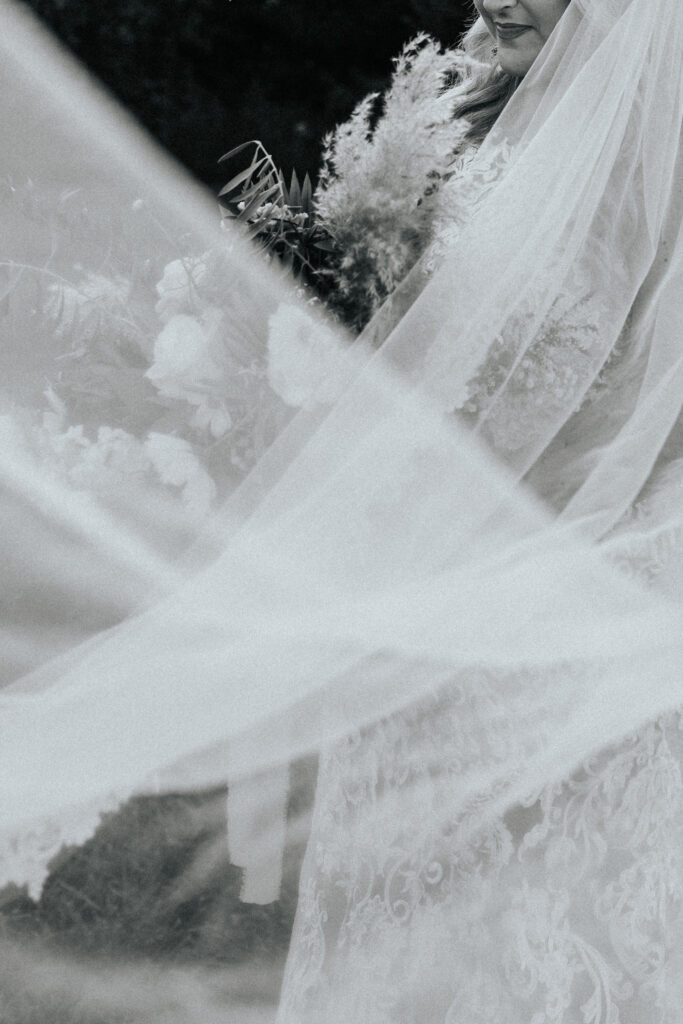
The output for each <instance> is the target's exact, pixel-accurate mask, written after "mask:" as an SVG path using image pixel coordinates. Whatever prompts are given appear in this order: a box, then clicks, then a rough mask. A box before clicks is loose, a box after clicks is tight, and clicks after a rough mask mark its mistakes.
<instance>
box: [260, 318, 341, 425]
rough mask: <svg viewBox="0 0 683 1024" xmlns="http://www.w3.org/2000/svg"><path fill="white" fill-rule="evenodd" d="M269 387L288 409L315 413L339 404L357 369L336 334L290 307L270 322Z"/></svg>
mask: <svg viewBox="0 0 683 1024" xmlns="http://www.w3.org/2000/svg"><path fill="white" fill-rule="evenodd" d="M268 325H269V332H268V371H267V372H268V383H269V384H270V386H271V388H272V389H273V391H275V393H276V394H277V395H279V396H280V398H281V399H282V400H283V402H285V403H286V404H287V405H291V406H294V407H296V408H300V409H312V408H313V407H314V406H316V405H326V404H331V403H332V402H334V401H336V399H337V398H338V397H339V395H340V394H341V393H342V391H343V390H344V388H345V387H347V385H348V384H349V382H350V380H351V377H352V375H353V371H354V368H355V360H353V358H352V355H351V353H350V351H349V350H348V349H347V348H346V347H345V346H344V345H343V344H342V342H341V341H339V340H338V339H337V336H336V335H335V334H334V333H333V331H332V330H331V329H330V328H329V327H327V326H326V325H325V324H323V323H321V322H320V321H316V320H314V319H313V318H312V317H311V316H309V315H308V314H307V313H305V312H304V310H302V309H300V308H299V307H298V306H293V305H290V304H288V303H282V304H281V305H280V306H279V307H278V309H277V311H276V312H275V313H274V314H273V315H272V316H271V317H270V319H269V321H268Z"/></svg>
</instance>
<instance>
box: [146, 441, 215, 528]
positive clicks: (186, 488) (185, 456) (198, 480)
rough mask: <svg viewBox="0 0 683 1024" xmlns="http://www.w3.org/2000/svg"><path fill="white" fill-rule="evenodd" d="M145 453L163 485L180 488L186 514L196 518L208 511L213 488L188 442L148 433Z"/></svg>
mask: <svg viewBox="0 0 683 1024" xmlns="http://www.w3.org/2000/svg"><path fill="white" fill-rule="evenodd" d="M145 452H146V453H147V455H148V457H149V460H150V462H151V464H152V466H153V467H154V469H155V471H156V473H157V475H158V477H159V479H160V480H161V482H162V483H163V484H167V485H170V486H172V487H182V489H183V492H182V493H183V500H184V502H185V504H186V506H187V508H188V509H189V510H190V511H192V512H194V513H196V514H198V515H205V514H206V513H207V512H208V511H209V509H210V508H211V504H212V502H213V500H214V497H215V494H216V487H215V484H214V482H213V480H212V479H211V477H210V476H209V474H208V473H207V472H206V470H205V469H204V467H203V466H202V465H201V463H200V462H199V460H198V458H197V456H196V455H195V453H194V451H193V450H192V445H191V444H190V443H189V441H185V440H184V439H183V438H181V437H172V436H171V435H170V434H159V433H156V432H155V431H152V432H150V434H149V436H148V437H147V440H146V441H145Z"/></svg>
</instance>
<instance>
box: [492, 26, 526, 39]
mask: <svg viewBox="0 0 683 1024" xmlns="http://www.w3.org/2000/svg"><path fill="white" fill-rule="evenodd" d="M495 26H496V35H497V36H498V38H499V39H501V40H507V39H517V37H518V36H521V35H524V33H525V32H530V31H531V25H515V24H514V23H513V22H506V23H505V24H504V25H503V24H501V23H500V22H495Z"/></svg>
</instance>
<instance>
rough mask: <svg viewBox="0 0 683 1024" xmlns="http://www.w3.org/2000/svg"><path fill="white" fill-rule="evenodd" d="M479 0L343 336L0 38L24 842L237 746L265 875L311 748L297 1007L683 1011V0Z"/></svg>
mask: <svg viewBox="0 0 683 1024" xmlns="http://www.w3.org/2000/svg"><path fill="white" fill-rule="evenodd" d="M476 6H477V10H478V13H479V14H480V16H481V20H479V21H477V23H476V24H475V26H474V28H473V29H472V31H471V33H470V34H469V36H468V40H467V42H466V47H465V56H464V57H463V58H462V59H461V71H462V75H463V77H462V79H461V80H459V81H458V82H457V83H456V84H455V87H454V92H455V94H457V95H456V96H455V99H456V100H457V104H458V105H457V106H456V112H457V113H458V114H459V116H460V117H461V118H463V119H464V121H463V122H462V124H464V129H463V132H462V136H461V139H460V141H459V142H458V141H457V140H456V143H457V145H456V147H455V148H457V149H458V157H457V160H456V163H455V164H454V165H453V167H452V168H451V169H450V171H449V172H448V173H446V174H444V175H442V180H441V183H440V187H439V189H438V191H437V192H436V193H435V198H434V199H433V203H432V204H431V205H430V209H431V216H432V224H431V228H430V234H429V238H428V240H426V244H425V245H424V247H423V250H422V252H421V254H420V256H419V258H418V259H417V261H416V262H415V263H414V266H413V267H412V269H411V270H410V272H409V273H408V274H407V275H406V277H405V280H404V281H403V282H402V283H401V284H400V285H398V287H396V288H395V289H394V290H393V292H392V294H391V295H390V297H389V298H388V300H387V302H386V303H384V304H383V305H382V306H381V308H379V309H378V310H377V311H376V313H375V315H374V316H373V317H372V319H371V320H370V322H369V324H368V326H367V327H366V329H365V331H364V332H363V333H362V334H361V337H360V339H359V340H358V341H357V342H355V343H354V344H352V345H348V343H347V342H346V341H345V340H344V339H339V337H338V336H337V333H336V331H335V329H334V325H333V324H332V322H331V321H330V320H329V319H328V318H327V317H326V316H325V314H324V312H321V311H320V308H319V306H318V305H317V304H315V303H313V304H311V303H310V302H307V301H306V298H305V297H304V299H303V300H300V299H297V297H296V296H295V295H293V294H292V293H291V291H290V289H289V288H288V286H287V285H286V283H283V281H282V279H281V278H278V277H276V276H273V275H272V274H270V273H269V271H268V268H267V267H265V266H264V264H263V262H262V260H260V259H259V258H257V257H254V256H253V255H251V254H250V253H249V251H248V250H247V249H246V248H245V247H244V245H243V243H242V241H241V240H240V239H238V238H233V237H231V236H229V237H228V241H227V243H226V242H225V239H219V240H216V239H215V238H214V237H213V236H212V233H211V230H210V228H209V227H208V226H207V224H208V221H207V215H206V211H205V209H204V208H203V206H202V205H201V202H200V201H197V202H196V203H194V201H192V200H191V199H189V198H187V196H186V195H183V196H182V198H181V199H180V200H178V198H177V184H176V181H175V177H174V175H173V174H171V173H169V172H168V171H167V170H166V169H162V168H161V167H160V165H158V164H153V163H152V162H151V158H150V160H149V162H148V163H147V164H145V160H144V159H143V156H144V155H145V150H144V146H143V145H142V143H141V142H140V141H139V140H138V139H134V138H131V137H130V134H127V132H128V130H127V129H126V128H125V126H123V125H121V124H120V123H119V122H118V121H117V120H116V115H115V114H114V113H113V112H112V111H111V110H110V109H109V108H108V107H107V106H106V104H104V103H102V104H101V105H95V106H89V105H88V102H89V101H87V96H86V94H85V91H84V87H83V85H82V83H80V82H76V83H75V85H74V82H73V80H72V78H69V77H68V76H67V77H66V78H65V77H64V75H63V73H62V69H61V68H60V67H59V66H58V65H57V64H52V63H50V62H49V61H48V60H47V59H46V61H45V62H44V66H45V67H47V68H48V72H49V76H51V79H52V80H50V78H49V77H48V79H47V80H46V79H45V78H43V80H42V81H41V80H40V72H37V71H35V70H34V69H33V68H34V67H35V65H34V66H32V68H31V70H29V68H28V63H27V62H26V59H25V58H24V63H23V64H22V56H21V54H22V45H21V44H22V39H23V37H22V31H23V30H22V29H21V28H20V27H18V28H16V30H15V36H14V37H13V41H14V43H15V44H16V45H15V46H14V47H13V50H12V54H11V55H10V54H9V53H8V55H7V61H6V67H7V68H9V70H6V71H5V72H4V73H5V75H7V76H9V78H10V79H11V82H12V84H13V86H14V90H13V92H12V97H13V98H12V100H11V101H10V100H5V101H4V102H6V103H7V105H8V124H9V126H10V127H9V130H10V131H11V132H12V139H13V142H14V143H15V145H14V146H13V147H12V150H11V157H12V159H13V160H15V161H16V162H17V166H18V167H19V166H20V160H21V158H22V157H23V158H26V157H27V156H28V159H29V162H35V157H36V152H37V147H40V153H41V155H42V156H44V157H45V159H44V160H41V161H39V162H40V163H41V164H42V165H44V166H45V165H46V166H48V167H49V168H50V169H51V171H52V173H53V175H54V179H55V182H54V183H51V184H52V185H53V191H51V192H50V193H49V199H50V203H51V210H52V211H56V213H55V215H54V216H52V215H50V216H49V217H46V216H45V214H44V210H43V209H42V208H39V209H38V210H36V202H37V200H36V189H35V187H32V189H31V190H30V191H28V192H26V191H24V192H22V193H21V194H20V195H17V194H16V193H17V192H18V191H19V190H18V189H17V187H16V186H15V185H14V184H13V183H12V189H13V192H12V195H11V196H10V197H9V199H8V203H7V204H6V210H5V212H4V215H5V217H6V222H7V237H8V239H9V241H8V243H7V245H8V251H9V255H8V258H7V261H6V263H5V265H4V273H5V274H6V278H7V280H6V285H7V292H6V295H7V297H8V298H9V307H8V308H9V313H8V321H7V322H8V323H10V325H11V331H9V332H8V342H7V346H6V353H7V354H6V355H5V357H4V359H5V364H6V373H5V381H6V384H5V387H6V390H7V392H8V393H9V392H11V395H12V397H11V400H9V399H8V402H7V403H6V404H7V409H8V413H7V416H5V417H3V436H4V437H5V441H6V443H5V444H4V448H3V455H2V479H3V484H4V486H5V498H4V504H3V509H2V514H3V516H4V517H5V528H4V529H3V535H4V538H5V539H4V540H3V546H4V550H3V554H4V555H6V558H7V567H8V568H7V572H6V581H5V586H6V592H7V595H8V597H7V600H6V602H5V606H4V607H6V611H4V612H3V614H4V623H3V635H4V636H5V637H6V638H7V640H8V654H7V656H6V658H5V661H4V664H3V676H4V678H6V679H7V680H8V681H9V680H11V685H9V686H8V688H7V689H6V690H5V691H4V692H3V694H2V698H1V699H2V704H1V706H0V710H1V713H2V722H3V736H2V746H1V747H0V806H2V808H3V822H2V840H3V842H4V845H3V843H2V842H0V851H1V852H0V866H2V867H3V868H4V870H6V871H7V870H8V868H7V865H8V864H9V865H10V869H11V870H10V873H9V875H8V877H12V873H11V872H12V871H13V872H14V873H15V875H14V878H15V880H16V881H21V880H22V878H21V877H18V876H17V872H21V871H22V870H24V867H23V865H25V864H26V863H28V862H31V861H34V862H35V861H38V862H40V861H42V862H44V861H45V860H46V859H49V857H48V855H49V853H50V851H53V850H54V849H55V848H56V847H58V846H59V844H60V842H61V841H62V840H63V839H64V838H65V837H66V838H70V839H71V840H73V838H74V836H84V835H87V834H88V831H89V829H91V828H92V826H93V823H94V822H95V821H96V819H97V814H98V812H99V811H100V810H101V809H102V808H103V807H106V806H108V801H109V800H110V799H111V800H112V801H113V803H114V804H115V803H116V802H117V801H118V800H120V799H122V798H124V797H125V795H127V794H128V793H130V792H131V791H134V790H136V789H139V788H140V787H142V788H143V789H144V788H150V787H152V786H154V785H156V786H157V787H161V788H173V787H176V786H178V785H183V786H186V787H187V786H191V785H196V784H199V783H205V782H207V781H216V780H217V779H220V778H222V777H223V773H225V772H226V771H227V772H228V775H229V778H230V780H231V786H230V808H229V814H230V843H231V847H232V850H233V860H234V862H235V863H236V864H239V865H240V866H243V867H244V868H245V883H244V886H245V898H248V899H253V900H254V901H261V902H267V900H268V899H272V898H273V894H274V892H276V891H277V886H278V881H279V857H280V856H281V847H282V843H283V841H284V833H285V822H284V812H283V807H284V803H285V800H286V770H285V769H283V767H282V766H283V765H286V763H287V762H288V761H289V760H292V759H294V758H296V757H298V756H299V755H301V754H303V753H308V752H311V751H321V752H322V756H321V766H320V772H319V777H318V788H317V794H316V802H315V809H314V818H313V824H312V827H311V833H310V838H309V841H308V851H307V855H306V860H305V863H304V867H303V871H302V877H301V886H300V896H299V907H298V914H297V921H296V925H295V931H294V935H293V939H292V946H291V951H290V956H289V962H288V966H287V971H286V977H285V982H284V987H283V993H282V999H281V1006H280V1011H279V1020H280V1021H281V1022H282V1024H290V1022H291V1024H293V1022H295V1021H296V1022H300V1024H303V1022H313V1021H316V1022H317V1021H329V1022H331V1024H332V1022H336V1021H339V1022H341V1021H345V1022H346V1021H348V1020H359V1021H363V1022H367V1024H417V1022H418V1021H420V1022H422V1021H430V1022H432V1021H433V1022H435V1024H436V1022H444V1024H465V1022H467V1024H475V1022H479V1021H481V1022H482V1024H484V1022H486V1024H489V1022H491V1021H495V1020H505V1021H510V1022H519V1024H522V1022H523V1024H528V1022H532V1024H544V1022H547V1024H551V1022H552V1024H570V1022H572V1024H573V1022H579V1021H581V1022H584V1024H586V1022H587V1024H617V1022H619V1021H621V1022H623V1024H627V1022H628V1024H631V1022H633V1024H645V1022H648V1024H649V1022H651V1021H662V1022H665V1021H670V1022H674V1021H678V1020H680V1005H681V998H680V997H681V994H682V993H681V981H682V979H683V970H681V967H682V965H681V957H680V952H679V950H680V948H681V941H680V940H681V938H682V937H683V936H681V923H682V922H681V893H682V892H683V875H682V868H683V865H682V864H681V859H680V849H681V838H683V837H682V836H681V826H682V822H683V819H682V817H681V811H682V810H683V808H682V807H681V795H682V786H681V769H680V758H681V754H682V753H683V751H681V749H680V745H681V739H680V735H681V733H680V728H679V716H678V713H677V708H678V707H680V706H681V705H683V692H682V691H681V684H680V670H681V664H682V663H683V651H682V650H681V640H680V637H681V632H680V602H681V599H682V598H683V590H682V588H681V568H682V560H681V554H682V552H683V547H682V546H681V536H682V535H683V534H682V527H683V523H682V522H681V511H680V510H681V501H680V498H681V492H682V491H683V437H682V436H681V395H682V394H683V358H681V352H680V337H681V300H680V294H681V292H680V284H681V276H682V268H683V263H682V262H681V255H682V252H681V235H680V227H681V201H682V193H681V178H680V173H681V148H680V130H681V115H682V110H683V81H682V70H683V10H682V9H681V7H680V0H571V2H569V3H565V2H564V0H477V3H476ZM31 38H32V37H31ZM37 66H38V67H41V65H40V64H39V65H37ZM46 74H47V72H46ZM55 83H56V84H57V85H58V86H59V88H56V87H55ZM5 84H6V85H7V84H8V83H5ZM50 90H51V91H50ZM48 91H50V99H49V101H48V99H47V98H46V94H47V92H48ZM3 95H4V96H9V95H10V92H9V90H8V89H3ZM17 96H18V97H19V98H18V99H17V98H16V97H17ZM43 104H47V113H45V111H44V106H43ZM60 104H61V107H60ZM55 111H56V113H55ZM94 118H97V119H98V124H99V126H100V128H101V131H100V133H99V138H98V141H97V143H95V141H94V140H93V138H92V134H93V133H92V124H93V119H94ZM458 124H461V122H458ZM31 128H33V129H34V130H31ZM458 130H459V129H458ZM454 131H456V129H454ZM74 138H76V139H77V140H79V142H80V149H79V150H78V158H77V159H75V158H74ZM84 139H87V140H88V141H89V145H90V148H88V149H86V148H85V147H83V145H82V143H83V140H84ZM102 140H104V141H102ZM341 142H342V143H343V136H342V137H341ZM452 148H454V147H452ZM337 155H338V156H339V143H338V150H337ZM351 156H353V154H351ZM151 169H153V170H154V175H153V176H152V175H150V173H149V171H150V170H151ZM16 173H18V171H17V172H16ZM150 180H153V181H154V183H155V191H156V193H157V194H156V195H154V193H153V191H152V190H150V189H149V188H147V189H145V188H144V186H145V184H148V183H149V181H150ZM74 183H77V184H79V185H80V186H81V189H82V191H83V193H84V194H87V196H88V202H87V204H86V203H84V204H82V205H79V204H81V200H80V198H78V199H77V200H75V199H74V194H73V191H72V190H69V189H66V190H65V189H64V188H62V186H63V185H70V186H73V185H74ZM103 183H104V186H105V187H103ZM140 193H144V194H143V195H141V194H140ZM159 196H161V199H159ZM98 197H99V198H98ZM10 200H11V202H10ZM18 200H19V202H18ZM75 205H76V206H77V207H78V209H76V210H75V213H74V207H75ZM112 209H113V210H115V211H116V214H115V216H113V215H112V214H111V211H112ZM67 214H69V217H68V218H67ZM75 214H76V215H75ZM18 226H19V227H21V228H22V231H21V232H19V231H18ZM20 233H21V235H22V237H21V239H20V241H17V240H16V239H15V235H19V234H20ZM55 239H57V240H58V241H59V243H60V245H61V246H62V247H63V250H64V255H61V254H60V255H59V256H56V255H55V252H56V246H55ZM103 239H104V242H105V243H106V244H105V245H102V241H103ZM193 245H194V246H195V248H194V249H193V250H192V252H193V255H191V256H189V255H187V254H188V252H189V251H190V248H191V246H193ZM22 246H23V247H24V248H22ZM98 247H99V248H98ZM157 247H166V251H168V250H169V249H170V252H169V254H168V256H167V263H166V267H165V270H164V271H163V273H161V274H160V273H159V272H158V271H157V272H155V267H156V266H158V261H159V257H158V256H157V255H155V249H156V248H157ZM103 250H104V251H106V256H101V255H100V253H101V252H102V251H103ZM27 252H28V255H27ZM131 252H132V253H134V254H135V255H136V258H137V262H136V270H135V273H134V274H132V275H130V274H129V276H128V277H126V276H125V275H124V274H123V273H122V271H121V268H122V267H124V265H125V261H126V259H128V257H129V255H130V253H131ZM36 253H38V254H40V255H39V256H38V255H36ZM178 253H180V256H178V255H177V254H178ZM95 254H97V255H95ZM112 254H114V255H112ZM174 254H175V258H173V255H174ZM114 258H115V259H116V260H117V263H116V267H117V272H116V273H113V272H112V271H111V261H112V260H114ZM155 260H156V263H155ZM36 267H39V268H40V273H39V274H37V273H34V271H35V269H36ZM46 274H47V275H48V277H49V282H48V283H47V284H45V283H44V282H45V280H46V277H45V275H46ZM74 274H76V275H81V276H80V277H78V280H77V281H76V283H75V284H74V283H73V281H72V280H68V281H67V278H68V276H69V275H71V276H72V277H73V275H74ZM150 280H151V281H152V282H153V285H152V290H153V292H154V293H155V296H154V297H155V299H156V300H157V301H156V308H155V309H154V310H152V309H149V308H147V307H148V306H150V300H149V298H147V299H146V298H145V295H146V294H147V295H148V293H149V286H150ZM36 282H42V284H41V285H40V286H39V284H37V283H36ZM226 282H227V286H226ZM41 289H42V290H41ZM145 289H147V292H146V291H145ZM41 302H42V304H43V307H42V308H43V313H44V317H43V319H42V320H40V324H41V326H40V330H38V328H37V319H36V316H37V314H36V310H37V309H38V308H40V304H41ZM154 316H156V317H157V322H156V326H150V325H151V324H154ZM46 325H47V326H46ZM114 331H116V332H117V333H116V345H115V346H111V345H110V344H109V339H110V338H111V337H112V336H113V334H114ZM378 343H379V349H377V344H378ZM108 345H109V347H107V346H108ZM27 353H29V355H28V356H27ZM45 377H47V378H48V381H49V386H48V388H47V391H46V392H45ZM142 378H144V380H143V382H142V383H141V379H142ZM121 381H124V383H123V385H121ZM43 392H45V395H43ZM39 400H42V401H43V402H46V403H47V407H46V408H44V409H43V411H42V414H41V417H38V418H36V415H33V416H31V415H29V412H28V411H27V410H28V409H29V407H30V406H31V402H33V405H34V407H35V406H37V405H38V404H39ZM164 488H166V491H168V490H169V489H170V490H173V489H175V492H174V493H176V494H177V496H178V501H171V502H169V501H168V500H167V494H166V491H165V490H164ZM218 496H221V497H222V498H223V499H224V500H223V504H222V506H221V508H220V510H219V511H217V510H216V501H217V500H218ZM212 503H213V505H212ZM209 508H212V509H213V511H212V512H211V514H210V515H208V516H207V509H209ZM202 517H203V518H202ZM199 520H201V521H199ZM10 537H11V542H10V540H9V539H8V538H10ZM38 544H40V551H41V558H40V560H39V561H38V562H36V560H35V558H34V559H30V558H29V557H28V556H29V554H30V553H32V552H35V551H36V550H37V549H38ZM179 552H182V557H180V558H178V554H179ZM22 555H23V556H24V559H23V561H22V558H21V557H20V556H22ZM27 565H28V566H29V569H28V571H27ZM20 619H21V622H20ZM152 776H153V779H154V781H153V782H152V781H150V778H151V777H152ZM290 827H291V822H290ZM55 837H56V838H55Z"/></svg>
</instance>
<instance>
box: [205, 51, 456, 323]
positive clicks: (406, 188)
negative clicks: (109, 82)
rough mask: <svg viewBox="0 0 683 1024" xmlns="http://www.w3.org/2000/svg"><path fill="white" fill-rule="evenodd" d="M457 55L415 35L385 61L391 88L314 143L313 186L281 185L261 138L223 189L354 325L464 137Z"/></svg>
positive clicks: (414, 244) (415, 253) (406, 263)
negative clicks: (318, 150) (318, 148)
mask: <svg viewBox="0 0 683 1024" xmlns="http://www.w3.org/2000/svg"><path fill="white" fill-rule="evenodd" d="M460 60H461V55H460V54H458V53H456V52H455V51H452V50H445V51H443V50H442V49H441V48H440V47H439V45H438V44H437V43H436V42H434V41H433V40H431V39H430V38H429V37H428V36H426V35H419V36H417V37H416V38H415V39H414V40H412V42H410V43H408V45H407V46H406V47H405V48H404V50H403V52H402V53H401V54H400V56H399V57H398V58H397V60H396V62H395V68H394V74H393V77H392V82H391V85H390V88H389V89H388V90H387V92H386V93H385V94H384V95H383V96H382V97H380V96H379V94H376V93H375V94H371V95H370V96H367V97H366V98H365V99H364V100H362V101H361V103H359V104H358V106H357V107H356V109H355V110H354V112H353V114H352V115H351V117H350V119H349V120H348V121H347V122H346V123H345V124H342V125H341V126H339V127H337V128H336V129H335V130H334V131H332V132H331V133H330V134H329V135H328V136H327V137H326V139H325V140H324V143H323V146H324V148H323V163H322V171H321V174H320V178H319V182H318V186H317V189H316V190H315V192H314V191H313V189H312V186H311V183H310V179H309V177H308V175H307V176H306V178H305V179H304V184H303V187H299V182H298V179H297V177H296V175H295V176H294V177H293V179H292V184H291V185H290V187H289V188H287V186H286V183H285V181H284V178H283V176H282V174H281V172H279V171H278V170H277V169H276V167H275V165H274V163H273V161H272V158H271V157H270V156H269V155H268V154H267V153H266V151H265V150H264V149H263V147H262V146H261V144H260V143H247V144H245V145H243V146H240V147H237V148H236V149H234V150H232V151H231V152H230V153H228V154H226V157H225V158H224V159H225V160H226V161H230V162H231V161H234V160H236V159H237V158H238V157H239V156H240V155H241V154H242V153H244V152H245V151H246V150H247V149H248V148H249V147H252V159H251V162H250V163H249V165H248V166H247V167H246V168H243V169H242V170H241V171H239V172H238V173H236V174H235V175H234V176H233V177H232V178H231V180H230V181H229V182H228V184H227V185H226V186H225V188H224V189H223V190H222V192H221V202H222V204H223V208H224V210H225V213H226V216H229V217H232V218H234V219H236V220H238V221H240V222H242V223H243V224H245V226H246V228H247V230H248V232H249V234H250V236H251V237H252V238H254V239H256V240H257V242H259V243H260V244H261V245H262V246H263V247H264V249H265V250H266V252H267V253H268V254H273V255H276V256H279V257H280V258H282V259H283V260H284V261H285V262H286V263H287V264H288V265H290V266H291V267H292V268H293V269H294V270H295V272H298V273H299V274H300V277H301V278H302V279H303V281H304V282H305V284H306V285H307V286H308V287H309V288H311V289H312V290H313V292H314V294H316V295H318V296H320V297H321V298H322V299H323V300H324V301H325V303H326V305H327V307H328V308H329V309H330V310H331V311H333V312H334V313H335V314H336V315H337V317H338V318H339V319H340V320H341V321H342V322H344V323H345V324H346V325H348V326H349V327H350V328H352V329H353V330H355V331H358V330H361V329H362V328H363V327H364V326H365V324H366V323H367V322H368V320H369V319H370V318H371V316H372V315H373V314H374V313H375V312H376V311H377V309H378V308H379V307H380V306H381V304H382V302H383V301H384V300H385V299H386V298H387V296H388V295H390V294H391V292H392V291H393V290H394V288H395V287H396V286H397V285H398V284H399V283H400V281H401V280H402V279H403V277H404V276H405V274H406V273H407V272H408V270H409V269H410V268H411V266H412V265H413V264H414V263H415V261H416V260H417V258H418V257H419V256H420V254H421V253H422V252H423V251H424V249H425V247H426V245H427V243H428V241H429V238H430V233H431V225H432V220H433V216H434V202H433V196H434V195H435V193H436V192H437V190H438V186H439V182H440V180H441V178H442V176H443V175H444V174H446V173H447V170H448V167H449V165H450V164H451V163H452V161H453V159H454V156H455V154H456V153H457V151H458V148H459V144H460V142H461V140H462V135H463V127H462V125H461V124H459V123H458V122H457V121H454V120H453V100H454V90H455V88H456V85H455V83H456V81H457V73H458V69H459V62H460Z"/></svg>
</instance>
